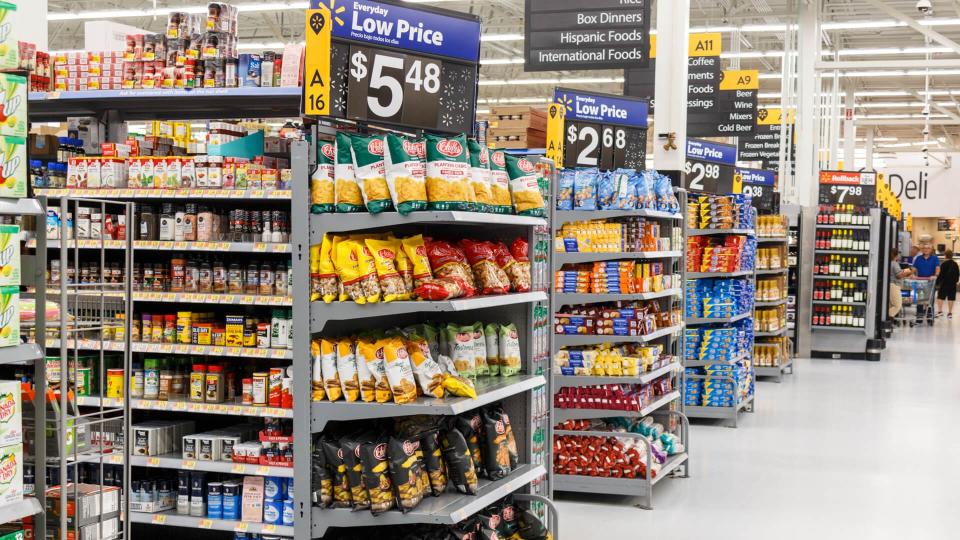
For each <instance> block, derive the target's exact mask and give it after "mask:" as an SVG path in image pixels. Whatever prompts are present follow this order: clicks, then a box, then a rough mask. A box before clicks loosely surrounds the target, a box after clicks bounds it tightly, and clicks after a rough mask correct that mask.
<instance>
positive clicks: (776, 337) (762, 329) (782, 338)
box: [753, 214, 793, 382]
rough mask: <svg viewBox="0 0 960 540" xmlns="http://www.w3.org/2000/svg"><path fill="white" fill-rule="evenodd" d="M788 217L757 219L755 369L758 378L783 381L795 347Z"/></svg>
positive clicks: (762, 217) (772, 216) (776, 215)
mask: <svg viewBox="0 0 960 540" xmlns="http://www.w3.org/2000/svg"><path fill="white" fill-rule="evenodd" d="M789 223H790V222H789V218H788V217H787V216H785V215H780V214H773V215H762V216H758V217H757V242H758V245H759V250H758V253H757V296H756V313H755V315H754V317H755V322H756V326H755V328H754V330H755V333H754V335H755V337H756V338H757V341H756V344H755V345H754V347H753V358H754V368H755V369H756V373H757V376H758V377H764V376H766V377H775V378H776V379H777V381H778V382H779V381H781V380H782V377H783V373H784V372H785V371H786V370H787V369H788V368H789V369H790V370H791V371H790V372H791V373H792V372H793V360H792V356H793V355H792V353H791V350H792V344H791V340H790V339H789V338H788V337H787V334H789V327H788V316H787V311H788V300H789V286H788V279H789V276H788V273H789V271H790V266H791V265H790V260H789V237H788V235H787V231H788V229H789Z"/></svg>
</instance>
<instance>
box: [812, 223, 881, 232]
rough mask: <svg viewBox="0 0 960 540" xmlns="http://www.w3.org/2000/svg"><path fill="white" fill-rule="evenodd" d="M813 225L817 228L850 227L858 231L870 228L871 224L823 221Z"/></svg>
mask: <svg viewBox="0 0 960 540" xmlns="http://www.w3.org/2000/svg"><path fill="white" fill-rule="evenodd" d="M814 227H816V228H817V229H852V230H859V231H868V230H870V227H871V225H837V224H833V225H827V224H825V223H814Z"/></svg>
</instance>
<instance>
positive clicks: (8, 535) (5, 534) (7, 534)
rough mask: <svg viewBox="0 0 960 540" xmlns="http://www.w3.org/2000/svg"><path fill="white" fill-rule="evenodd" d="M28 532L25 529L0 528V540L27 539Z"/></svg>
mask: <svg viewBox="0 0 960 540" xmlns="http://www.w3.org/2000/svg"><path fill="white" fill-rule="evenodd" d="M25 539H26V533H25V532H24V530H23V529H18V530H15V531H6V530H0V540H25Z"/></svg>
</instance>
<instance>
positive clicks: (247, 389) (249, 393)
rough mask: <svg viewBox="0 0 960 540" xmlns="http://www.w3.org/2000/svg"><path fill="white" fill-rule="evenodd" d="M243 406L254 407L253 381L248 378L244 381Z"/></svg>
mask: <svg viewBox="0 0 960 540" xmlns="http://www.w3.org/2000/svg"><path fill="white" fill-rule="evenodd" d="M242 385H243V386H242V387H243V404H244V405H253V379H251V378H247V379H244V380H243V383H242Z"/></svg>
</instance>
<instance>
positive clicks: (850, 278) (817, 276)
mask: <svg viewBox="0 0 960 540" xmlns="http://www.w3.org/2000/svg"><path fill="white" fill-rule="evenodd" d="M813 279H835V280H837V281H867V280H869V279H870V277H869V276H866V277H860V276H824V275H821V274H814V275H813Z"/></svg>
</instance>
